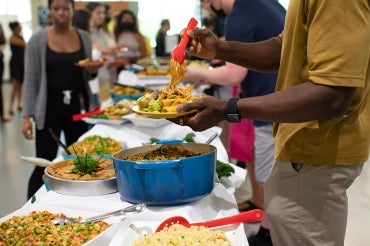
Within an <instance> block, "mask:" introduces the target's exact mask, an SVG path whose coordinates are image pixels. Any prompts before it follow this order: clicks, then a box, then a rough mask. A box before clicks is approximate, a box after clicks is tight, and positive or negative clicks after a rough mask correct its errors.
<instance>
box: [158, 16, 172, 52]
mask: <svg viewBox="0 0 370 246" xmlns="http://www.w3.org/2000/svg"><path fill="white" fill-rule="evenodd" d="M170 29H171V24H170V20H168V19H164V20H162V21H161V28H160V29H159V30H158V32H157V35H156V37H155V41H156V44H157V45H156V46H155V55H156V56H157V57H169V56H170V54H169V53H166V36H167V32H168V30H170Z"/></svg>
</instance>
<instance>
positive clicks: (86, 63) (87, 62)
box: [75, 58, 106, 67]
mask: <svg viewBox="0 0 370 246" xmlns="http://www.w3.org/2000/svg"><path fill="white" fill-rule="evenodd" d="M105 62H106V60H105V59H99V60H91V59H89V58H86V59H83V60H79V61H78V62H77V63H76V64H75V65H76V66H78V67H101V66H103V65H104V64H105Z"/></svg>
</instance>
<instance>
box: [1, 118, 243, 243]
mask: <svg viewBox="0 0 370 246" xmlns="http://www.w3.org/2000/svg"><path fill="white" fill-rule="evenodd" d="M190 132H193V131H192V130H191V129H190V128H189V127H184V126H178V125H176V124H173V123H169V124H166V125H163V126H161V127H156V128H151V127H136V126H134V125H133V124H132V123H125V124H122V125H119V126H112V125H101V124H98V125H95V126H94V127H92V128H91V129H90V130H89V131H88V132H86V133H85V134H84V135H82V136H81V137H80V140H81V139H84V138H85V137H86V136H91V135H95V134H97V135H100V136H105V137H108V136H109V137H112V138H114V139H116V140H118V141H124V142H126V144H127V147H128V148H131V147H136V146H141V145H142V144H143V143H146V142H148V141H149V139H150V138H151V137H155V138H158V139H183V138H184V137H185V135H186V134H188V133H190ZM215 132H216V133H218V134H220V133H221V129H220V128H218V127H213V128H211V129H208V130H207V131H204V132H195V141H196V142H205V141H206V140H207V139H208V138H209V137H210V136H211V135H212V134H214V133H215ZM211 144H212V145H214V146H216V148H217V159H219V160H221V161H226V162H227V161H228V156H227V152H226V150H225V148H224V146H223V145H222V143H221V140H220V138H218V137H217V138H216V139H215V140H213V141H212V143H211ZM60 159H61V157H58V158H57V159H56V160H55V161H57V160H60ZM234 168H235V170H236V173H235V174H234V175H232V176H231V177H230V178H228V179H227V181H225V180H224V181H223V182H222V183H216V185H215V188H214V190H213V191H212V193H211V194H210V195H208V196H206V197H204V198H202V199H200V200H198V201H196V202H192V203H188V204H183V205H178V206H161V207H160V206H158V207H157V206H150V207H148V208H147V209H146V210H145V211H144V212H142V213H139V214H133V215H129V216H127V218H125V219H123V220H121V218H119V220H118V221H117V218H116V221H115V222H114V226H113V227H112V229H111V230H110V231H108V232H107V233H105V235H104V236H102V237H99V238H98V239H97V240H93V241H92V242H91V243H89V244H88V245H111V246H115V245H128V243H129V242H130V241H131V240H132V239H133V238H135V237H138V236H139V235H136V234H135V233H134V232H133V231H130V228H129V225H130V224H134V225H140V223H144V224H148V225H151V226H152V227H151V229H153V228H156V226H157V225H158V224H159V223H160V222H161V221H163V220H164V219H166V218H168V217H170V216H175V215H181V216H184V217H186V218H187V219H188V220H189V221H190V222H197V221H202V220H207V219H214V218H219V217H223V216H227V215H232V214H236V213H238V209H237V206H236V201H235V198H234V195H233V192H234V188H235V187H238V186H239V185H240V184H241V183H242V182H243V181H244V178H245V170H244V169H241V168H239V167H237V166H235V165H234ZM35 198H36V200H35V201H34V203H31V201H28V202H27V203H26V204H25V206H24V207H22V208H21V209H20V210H18V211H15V212H14V213H12V214H10V215H8V216H5V217H4V218H2V219H1V220H4V219H6V218H9V217H10V216H12V215H19V214H25V213H26V212H27V211H29V210H31V209H43V208H47V209H51V210H52V211H55V212H65V213H66V214H67V215H68V213H71V216H75V215H76V214H78V215H81V216H82V217H88V216H93V215H98V214H102V213H105V212H109V211H113V210H117V209H121V208H124V207H126V206H129V205H131V204H130V203H128V202H125V201H122V200H121V199H120V197H119V193H118V192H117V193H113V194H109V195H102V196H68V195H62V194H59V193H56V192H54V191H48V192H47V191H46V188H45V186H43V187H41V188H40V189H39V191H38V192H37V193H36V194H35ZM112 223H113V222H112ZM135 223H138V224H135ZM225 230H226V234H227V235H228V237H229V238H231V240H232V241H233V244H234V245H236V246H239V245H240V246H247V245H248V242H247V239H246V235H245V232H244V227H243V225H239V226H234V227H228V228H226V229H225Z"/></svg>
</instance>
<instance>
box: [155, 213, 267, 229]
mask: <svg viewBox="0 0 370 246" xmlns="http://www.w3.org/2000/svg"><path fill="white" fill-rule="evenodd" d="M263 216H264V213H263V211H262V210H261V209H253V210H250V211H247V212H243V213H240V214H236V215H231V216H227V217H223V218H219V219H214V220H207V221H203V222H196V223H190V222H189V221H188V220H187V219H185V218H184V217H182V216H174V217H171V218H168V219H166V220H164V221H163V222H162V223H161V224H160V225H159V226H158V227H157V229H156V231H155V232H159V231H162V230H163V229H164V228H165V227H170V226H172V225H174V224H180V225H183V226H185V227H190V226H205V227H208V228H210V227H217V226H222V225H230V224H237V223H246V222H258V221H261V220H262V219H263Z"/></svg>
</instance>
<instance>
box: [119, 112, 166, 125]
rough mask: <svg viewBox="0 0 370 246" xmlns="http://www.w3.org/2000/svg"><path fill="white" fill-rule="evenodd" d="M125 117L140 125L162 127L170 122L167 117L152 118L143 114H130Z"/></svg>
mask: <svg viewBox="0 0 370 246" xmlns="http://www.w3.org/2000/svg"><path fill="white" fill-rule="evenodd" d="M124 119H126V120H129V121H131V122H132V123H133V124H134V125H135V126H138V127H161V126H164V125H167V124H169V123H170V121H168V120H166V119H158V118H150V117H148V116H146V115H142V114H128V115H126V116H124Z"/></svg>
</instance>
